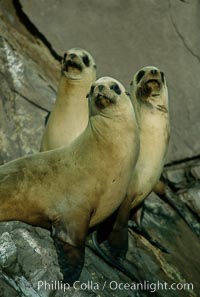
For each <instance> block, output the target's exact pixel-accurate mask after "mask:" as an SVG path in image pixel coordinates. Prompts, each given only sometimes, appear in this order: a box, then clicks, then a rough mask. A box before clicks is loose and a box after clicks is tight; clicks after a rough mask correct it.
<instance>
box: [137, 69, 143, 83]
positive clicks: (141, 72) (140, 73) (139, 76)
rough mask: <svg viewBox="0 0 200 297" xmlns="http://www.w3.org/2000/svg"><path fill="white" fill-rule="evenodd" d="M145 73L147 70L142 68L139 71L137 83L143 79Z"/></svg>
mask: <svg viewBox="0 0 200 297" xmlns="http://www.w3.org/2000/svg"><path fill="white" fill-rule="evenodd" d="M144 74H145V71H144V70H141V71H139V72H138V74H137V76H136V82H137V84H138V83H139V82H140V81H141V79H142V78H143V76H144Z"/></svg>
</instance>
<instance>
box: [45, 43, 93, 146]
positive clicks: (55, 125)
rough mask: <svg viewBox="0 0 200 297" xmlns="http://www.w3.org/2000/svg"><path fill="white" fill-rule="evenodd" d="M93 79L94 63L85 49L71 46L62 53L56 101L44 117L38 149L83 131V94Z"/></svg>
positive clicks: (62, 142) (85, 106) (66, 140)
mask: <svg viewBox="0 0 200 297" xmlns="http://www.w3.org/2000/svg"><path fill="white" fill-rule="evenodd" d="M95 80H96V65H95V61H94V59H93V57H92V56H91V55H90V53H89V52H87V51H86V50H84V49H81V48H72V49H70V50H68V51H67V52H66V53H65V54H64V56H63V59H62V62H61V76H60V81H59V86H58V93H57V97H56V102H55V105H54V107H53V110H52V112H51V114H50V115H49V116H48V118H46V122H47V126H46V128H45V130H44V134H43V136H42V141H41V148H40V150H41V151H46V150H51V149H54V148H58V147H61V146H63V145H68V144H70V143H71V142H72V141H73V140H74V139H75V138H76V137H77V136H79V135H80V134H81V133H82V132H83V131H84V130H85V128H86V126H87V124H88V117H89V112H88V102H87V99H86V95H87V94H88V93H89V90H90V88H91V85H92V84H93V82H94V81H95Z"/></svg>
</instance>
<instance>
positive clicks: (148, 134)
mask: <svg viewBox="0 0 200 297" xmlns="http://www.w3.org/2000/svg"><path fill="white" fill-rule="evenodd" d="M130 96H131V101H132V104H133V106H134V109H135V111H136V118H137V122H138V126H139V133H140V153H139V157H138V161H137V163H136V166H135V167H133V168H132V176H131V179H130V183H129V186H128V189H127V198H126V200H124V202H123V203H122V205H121V206H120V208H119V210H118V211H117V212H116V213H115V214H113V215H112V218H109V220H110V221H112V222H109V226H110V230H108V227H107V225H108V220H106V221H105V222H103V223H102V224H101V226H100V227H99V231H98V234H97V235H98V236H97V238H96V243H95V244H96V246H97V244H98V243H100V242H101V241H103V240H105V239H107V241H106V246H107V247H108V249H109V250H110V253H111V255H112V256H113V257H115V258H117V259H118V258H124V257H125V255H126V252H127V248H128V234H127V224H128V219H129V217H132V218H133V213H134V212H135V211H136V210H137V209H138V208H139V207H140V205H142V203H143V202H144V200H145V198H146V197H147V196H148V195H149V193H150V192H151V191H152V189H153V188H154V187H155V185H156V184H157V182H158V181H159V178H160V175H161V172H162V170H163V166H164V162H165V156H166V152H167V147H168V142H169V133H170V125H169V110H168V90H167V85H166V80H165V77H164V73H163V72H161V71H160V70H159V69H158V68H156V67H153V66H148V67H144V68H142V69H140V70H139V71H138V72H137V73H136V74H135V75H134V77H133V80H132V82H131V88H130ZM131 225H132V224H131ZM111 226H112V227H111ZM105 234H106V235H105ZM106 236H107V237H106ZM93 239H94V241H95V238H94V237H93ZM148 239H149V240H151V239H150V237H148ZM151 242H152V243H155V244H156V245H158V246H159V247H160V248H161V249H163V250H165V249H164V248H163V247H162V246H161V245H159V243H157V242H156V241H153V240H151ZM165 251H167V250H165ZM118 268H119V267H118Z"/></svg>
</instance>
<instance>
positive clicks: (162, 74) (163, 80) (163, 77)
mask: <svg viewBox="0 0 200 297" xmlns="http://www.w3.org/2000/svg"><path fill="white" fill-rule="evenodd" d="M160 74H161V79H162V82H163V83H164V82H165V75H164V72H162V71H161V72H160Z"/></svg>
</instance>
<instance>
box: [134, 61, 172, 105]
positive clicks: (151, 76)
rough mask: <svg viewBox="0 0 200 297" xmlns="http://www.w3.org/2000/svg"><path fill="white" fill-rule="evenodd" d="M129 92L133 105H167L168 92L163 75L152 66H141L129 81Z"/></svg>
mask: <svg viewBox="0 0 200 297" xmlns="http://www.w3.org/2000/svg"><path fill="white" fill-rule="evenodd" d="M130 85H131V88H130V93H131V100H132V103H133V105H135V104H138V103H144V104H146V105H148V104H149V106H150V105H154V106H156V105H162V106H165V107H166V106H167V103H168V93H167V86H166V79H165V75H164V73H163V72H162V71H160V70H159V69H158V68H156V67H154V66H147V67H143V68H141V69H140V70H139V71H137V72H136V74H135V75H134V77H133V80H132V81H131V83H130ZM163 110H164V109H163Z"/></svg>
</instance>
